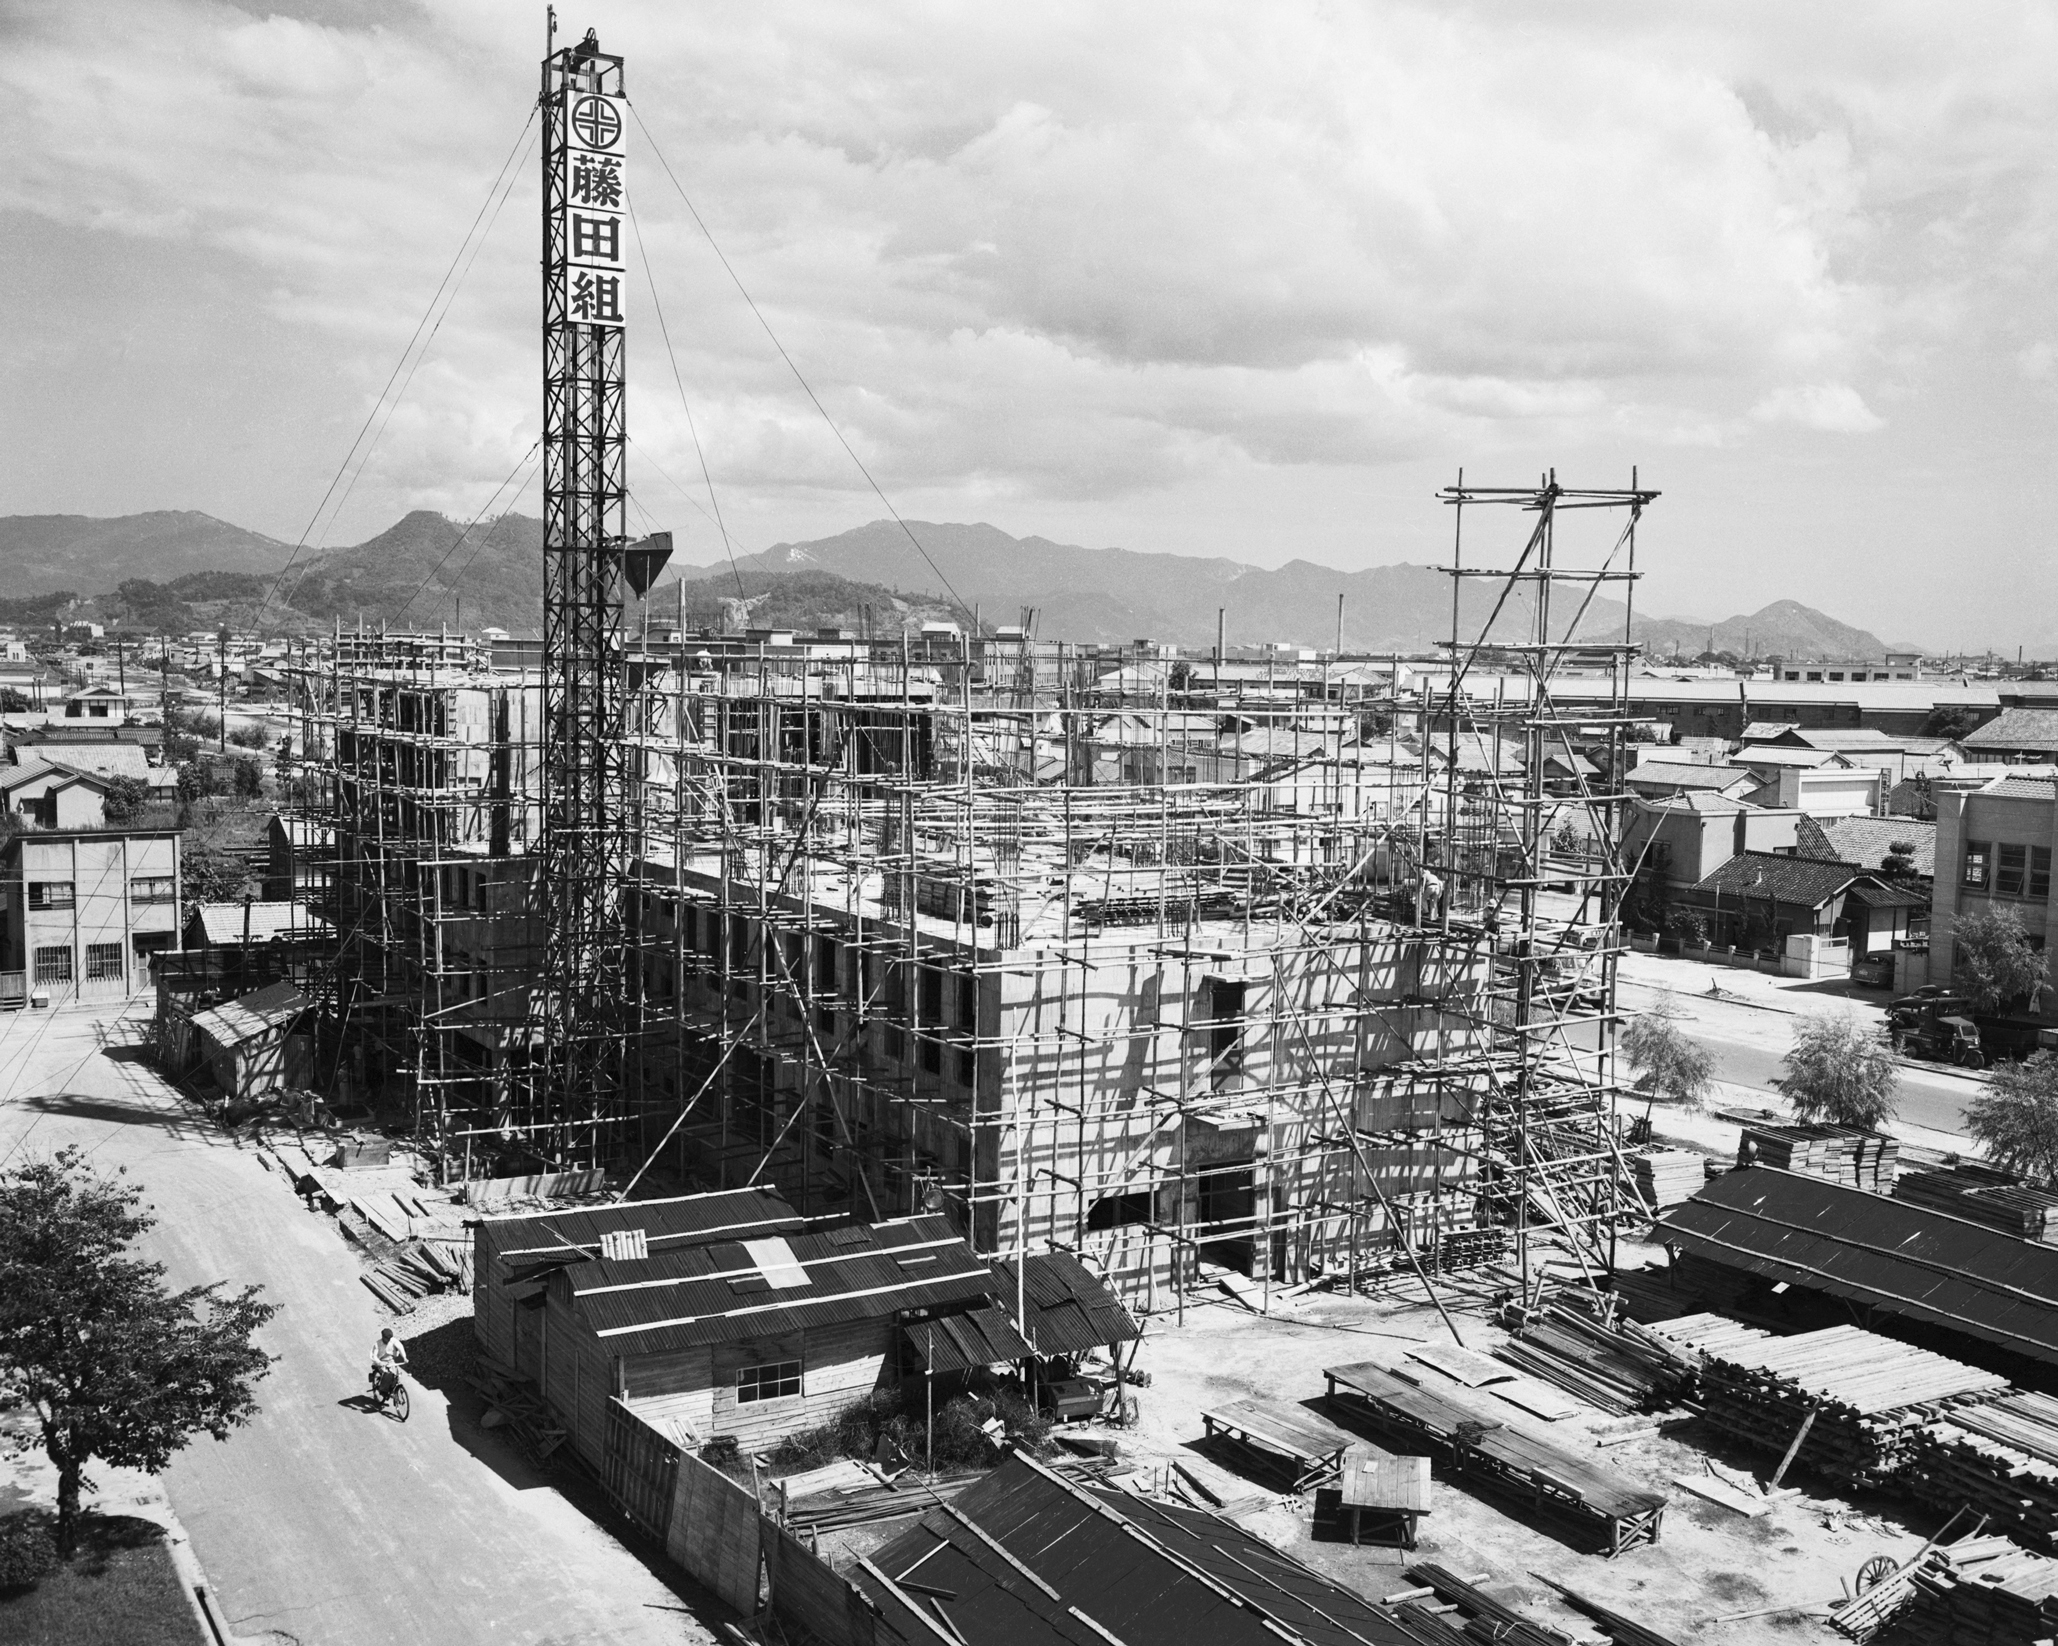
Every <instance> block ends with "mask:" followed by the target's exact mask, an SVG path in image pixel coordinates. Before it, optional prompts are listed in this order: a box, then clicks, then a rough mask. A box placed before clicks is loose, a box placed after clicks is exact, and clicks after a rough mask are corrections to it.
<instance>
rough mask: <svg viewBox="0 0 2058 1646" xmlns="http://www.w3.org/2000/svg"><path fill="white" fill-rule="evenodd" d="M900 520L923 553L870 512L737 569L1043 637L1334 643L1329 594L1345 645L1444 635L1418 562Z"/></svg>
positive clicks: (1442, 579)
mask: <svg viewBox="0 0 2058 1646" xmlns="http://www.w3.org/2000/svg"><path fill="white" fill-rule="evenodd" d="M908 525H909V528H910V530H912V532H913V533H914V535H915V538H916V539H917V540H918V541H919V542H920V544H921V549H917V548H916V547H915V545H914V544H913V543H910V542H909V541H908V536H907V533H905V532H903V531H902V530H901V528H900V527H899V526H898V525H897V524H895V523H894V522H893V521H890V520H875V521H873V522H872V523H871V524H870V525H868V526H860V527H858V528H857V529H856V530H854V531H847V532H843V533H840V534H839V535H838V536H835V537H827V538H822V539H819V540H817V541H815V542H809V543H780V544H776V545H775V546H773V547H772V548H770V549H767V550H766V551H765V552H764V553H762V554H755V555H749V556H746V557H744V558H742V559H740V560H739V561H738V562H737V570H738V572H740V573H741V575H742V577H743V580H744V582H745V584H746V586H748V585H749V583H750V580H751V578H752V577H753V576H767V575H771V574H775V573H780V572H791V571H798V570H815V571H826V572H833V573H835V574H836V575H838V576H840V577H845V578H849V579H851V580H853V581H862V582H868V583H879V584H884V585H886V586H887V587H890V588H897V589H901V590H919V591H921V592H923V593H927V594H932V595H947V593H948V592H949V591H951V590H954V591H955V592H956V595H957V597H958V599H960V600H962V601H964V602H965V603H966V604H967V605H976V606H977V607H978V608H979V614H980V616H981V618H982V619H983V620H984V621H986V622H989V623H1012V622H1016V621H1018V620H1019V618H1020V616H1021V611H1022V608H1024V607H1033V608H1035V613H1036V619H1035V626H1036V632H1037V633H1038V634H1039V635H1040V636H1041V637H1042V638H1044V639H1046V640H1077V641H1094V642H1101V643H1106V642H1111V641H1124V640H1135V639H1141V638H1146V637H1148V638H1150V639H1153V640H1168V641H1176V642H1178V643H1180V644H1182V645H1192V646H1199V645H1207V644H1211V643H1212V642H1213V641H1214V639H1215V630H1216V614H1217V613H1218V612H1219V611H1223V610H1224V609H1225V608H1226V612H1227V618H1226V621H1227V630H1228V639H1229V643H1230V644H1231V645H1241V646H1247V645H1253V644H1260V643H1263V642H1265V641H1271V640H1280V641H1286V642H1288V643H1290V644H1295V645H1304V646H1320V645H1333V644H1334V643H1335V640H1336V615H1337V614H1336V601H1337V596H1338V595H1339V594H1340V595H1342V596H1343V639H1344V644H1345V646H1346V647H1349V648H1350V649H1352V650H1363V651H1421V650H1424V649H1426V648H1428V647H1430V646H1432V645H1434V644H1435V642H1436V641H1438V640H1440V639H1441V640H1447V639H1449V638H1450V628H1451V585H1450V579H1449V578H1448V577H1446V576H1445V575H1444V574H1443V573H1442V572H1440V571H1438V570H1436V569H1434V568H1433V567H1429V566H1410V565H1398V566H1375V567H1373V568H1371V569H1370V570H1368V571H1361V572H1341V571H1336V570H1334V569H1332V568H1330V567H1327V566H1318V565H1315V564H1314V563H1313V562H1311V561H1307V560H1295V561H1291V562H1289V563H1288V564H1287V565H1284V566H1281V567H1279V568H1277V569H1276V570H1268V569H1266V568H1263V567H1259V566H1249V565H1245V564H1244V563H1242V562H1241V561H1236V560H1223V559H1202V558H1199V557H1196V556H1191V555H1180V554H1139V553H1137V552H1135V551H1133V550H1129V549H1085V548H1080V547H1078V546H1076V545H1074V544H1069V543H1053V542H1052V541H1051V540H1050V539H1049V538H1044V537H1024V538H1017V537H1010V536H1009V535H1008V534H1007V533H1006V532H1004V531H1001V530H999V529H998V528H997V527H994V526H988V525H973V526H967V525H942V524H937V523H935V522H933V521H910V522H909V523H908ZM923 550H926V551H927V554H926V557H925V555H924V554H923V552H922V551H923ZM931 562H934V564H933V566H932V564H931ZM681 575H683V576H686V577H689V578H691V577H700V578H704V579H705V578H713V577H715V576H717V575H719V576H723V577H727V576H728V575H729V569H728V567H727V566H721V567H698V568H693V567H689V568H686V569H684V570H683V571H682V574H681ZM1496 593H1497V591H1493V590H1489V589H1487V588H1486V587H1485V586H1484V585H1483V584H1479V583H1468V584H1467V586H1466V589H1465V596H1464V602H1463V606H1462V608H1461V609H1462V611H1463V613H1464V621H1465V622H1466V623H1467V624H1468V625H1470V627H1469V628H1468V630H1467V632H1468V634H1470V635H1473V636H1476V635H1477V634H1478V632H1479V628H1480V626H1481V625H1483V624H1484V623H1485V621H1486V617H1487V614H1488V612H1489V611H1490V609H1491V607H1492V604H1493V601H1494V599H1495V596H1496ZM1530 610H1531V607H1530V605H1529V600H1528V596H1527V592H1526V591H1524V592H1522V593H1520V594H1518V596H1517V597H1516V598H1514V599H1511V600H1510V601H1509V602H1508V604H1507V606H1506V608H1505V609H1504V611H1503V613H1502V616H1501V620H1500V621H1499V623H1497V625H1496V627H1495V637H1496V638H1499V639H1513V638H1520V637H1521V636H1522V635H1523V633H1524V632H1525V626H1526V624H1527V622H1528V614H1529V612H1530ZM1621 622H1622V608H1621V607H1620V606H1619V605H1614V604H1612V603H1609V602H1605V601H1595V602H1594V605H1593V608H1592V610H1591V611H1590V612H1589V613H1588V617H1587V621H1586V622H1585V623H1584V624H1583V625H1582V633H1584V634H1593V635H1598V634H1605V633H1609V632H1613V633H1619V632H1620V628H1621Z"/></svg>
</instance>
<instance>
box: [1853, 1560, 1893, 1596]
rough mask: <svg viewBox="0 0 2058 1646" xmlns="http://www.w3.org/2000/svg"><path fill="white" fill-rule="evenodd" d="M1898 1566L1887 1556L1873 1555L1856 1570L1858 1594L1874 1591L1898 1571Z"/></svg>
mask: <svg viewBox="0 0 2058 1646" xmlns="http://www.w3.org/2000/svg"><path fill="white" fill-rule="evenodd" d="M1900 1569H1901V1568H1900V1566H1899V1565H1898V1564H1897V1563H1896V1562H1895V1561H1894V1560H1893V1558H1892V1557H1891V1556H1888V1555H1874V1556H1873V1557H1872V1558H1871V1559H1870V1560H1868V1561H1866V1563H1865V1564H1864V1565H1863V1566H1860V1567H1859V1568H1858V1593H1860V1594H1861V1595H1862V1594H1864V1593H1865V1592H1866V1591H1867V1590H1869V1589H1876V1588H1878V1587H1879V1586H1880V1585H1881V1584H1882V1583H1884V1582H1886V1580H1887V1579H1888V1578H1890V1577H1892V1576H1893V1575H1894V1573H1896V1572H1898V1571H1899V1570H1900Z"/></svg>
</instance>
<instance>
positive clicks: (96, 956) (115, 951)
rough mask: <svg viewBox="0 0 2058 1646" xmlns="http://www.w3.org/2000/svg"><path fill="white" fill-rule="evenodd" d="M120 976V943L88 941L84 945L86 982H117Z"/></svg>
mask: <svg viewBox="0 0 2058 1646" xmlns="http://www.w3.org/2000/svg"><path fill="white" fill-rule="evenodd" d="M121 978H122V961H121V945H120V944H119V943H88V944H87V945H86V981H87V982H88V983H118V982H120V981H121Z"/></svg>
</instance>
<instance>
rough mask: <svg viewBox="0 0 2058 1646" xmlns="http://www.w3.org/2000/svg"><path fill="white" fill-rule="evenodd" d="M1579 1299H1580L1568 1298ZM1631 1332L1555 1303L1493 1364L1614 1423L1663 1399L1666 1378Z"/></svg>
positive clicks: (1532, 1318) (1568, 1303)
mask: <svg viewBox="0 0 2058 1646" xmlns="http://www.w3.org/2000/svg"><path fill="white" fill-rule="evenodd" d="M1571 1295H1572V1296H1575V1297H1576V1296H1577V1295H1578V1294H1571ZM1634 1330H1635V1329H1634V1328H1633V1327H1632V1328H1627V1329H1623V1328H1618V1327H1617V1326H1615V1325H1614V1324H1613V1323H1611V1322H1609V1321H1605V1320H1603V1319H1602V1318H1601V1316H1600V1315H1599V1314H1598V1313H1597V1312H1596V1311H1595V1310H1594V1309H1593V1308H1592V1307H1581V1306H1579V1305H1578V1304H1577V1303H1575V1302H1572V1301H1570V1300H1569V1299H1558V1298H1554V1299H1552V1300H1551V1301H1550V1302H1548V1303H1546V1304H1545V1305H1544V1306H1543V1307H1542V1308H1541V1309H1539V1310H1536V1311H1534V1312H1532V1313H1531V1314H1530V1315H1529V1317H1528V1318H1527V1319H1526V1320H1525V1321H1524V1323H1523V1325H1522V1327H1521V1329H1520V1330H1519V1331H1518V1332H1517V1333H1516V1334H1515V1336H1513V1337H1512V1338H1510V1339H1509V1340H1508V1342H1506V1343H1505V1344H1503V1345H1502V1346H1501V1347H1500V1348H1498V1349H1496V1350H1494V1358H1495V1359H1497V1360H1502V1361H1505V1362H1506V1363H1507V1364H1508V1365H1510V1366H1514V1367H1517V1368H1519V1369H1520V1370H1522V1371H1525V1372H1530V1373H1533V1374H1534V1375H1535V1376H1537V1377H1540V1378H1542V1379H1543V1380H1544V1381H1545V1382H1546V1383H1549V1384H1551V1385H1552V1386H1553V1387H1554V1388H1558V1389H1562V1390H1564V1391H1565V1392H1566V1393H1567V1394H1569V1395H1573V1396H1576V1397H1577V1398H1578V1399H1580V1400H1584V1401H1586V1402H1587V1403H1588V1404H1589V1405H1592V1406H1598V1407H1599V1408H1600V1409H1601V1410H1602V1411H1604V1412H1612V1413H1613V1414H1614V1415H1616V1416H1617V1417H1627V1416H1629V1414H1630V1413H1632V1412H1642V1411H1649V1410H1650V1409H1651V1408H1652V1407H1653V1406H1655V1405H1657V1404H1659V1403H1661V1402H1662V1401H1663V1399H1664V1389H1665V1384H1666V1378H1665V1375H1664V1374H1663V1373H1662V1372H1661V1370H1660V1369H1659V1365H1658V1364H1657V1357H1656V1356H1655V1355H1654V1354H1653V1353H1652V1351H1651V1350H1650V1349H1649V1348H1648V1347H1647V1346H1646V1344H1644V1343H1643V1342H1642V1341H1640V1340H1639V1339H1638V1338H1637V1337H1636V1336H1633V1335H1631V1334H1632V1333H1633V1332H1634Z"/></svg>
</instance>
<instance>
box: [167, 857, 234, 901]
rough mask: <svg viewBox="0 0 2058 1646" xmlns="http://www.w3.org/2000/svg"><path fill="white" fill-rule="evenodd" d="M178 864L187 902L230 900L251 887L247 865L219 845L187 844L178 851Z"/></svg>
mask: <svg viewBox="0 0 2058 1646" xmlns="http://www.w3.org/2000/svg"><path fill="white" fill-rule="evenodd" d="M179 866H180V869H181V871H182V874H183V878H184V880H185V885H184V887H183V888H182V892H183V895H184V896H185V898H186V900H187V901H188V902H191V903H233V902H235V901H236V900H237V899H238V898H240V897H242V896H243V895H244V893H246V892H248V891H249V890H250V869H249V866H248V865H247V864H245V863H244V861H243V860H242V859H241V858H240V857H237V856H236V855H235V853H233V852H229V851H224V850H223V849H222V848H221V847H219V846H202V845H196V844H188V845H187V847H186V849H185V850H184V851H183V852H181V853H180V854H179Z"/></svg>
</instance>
